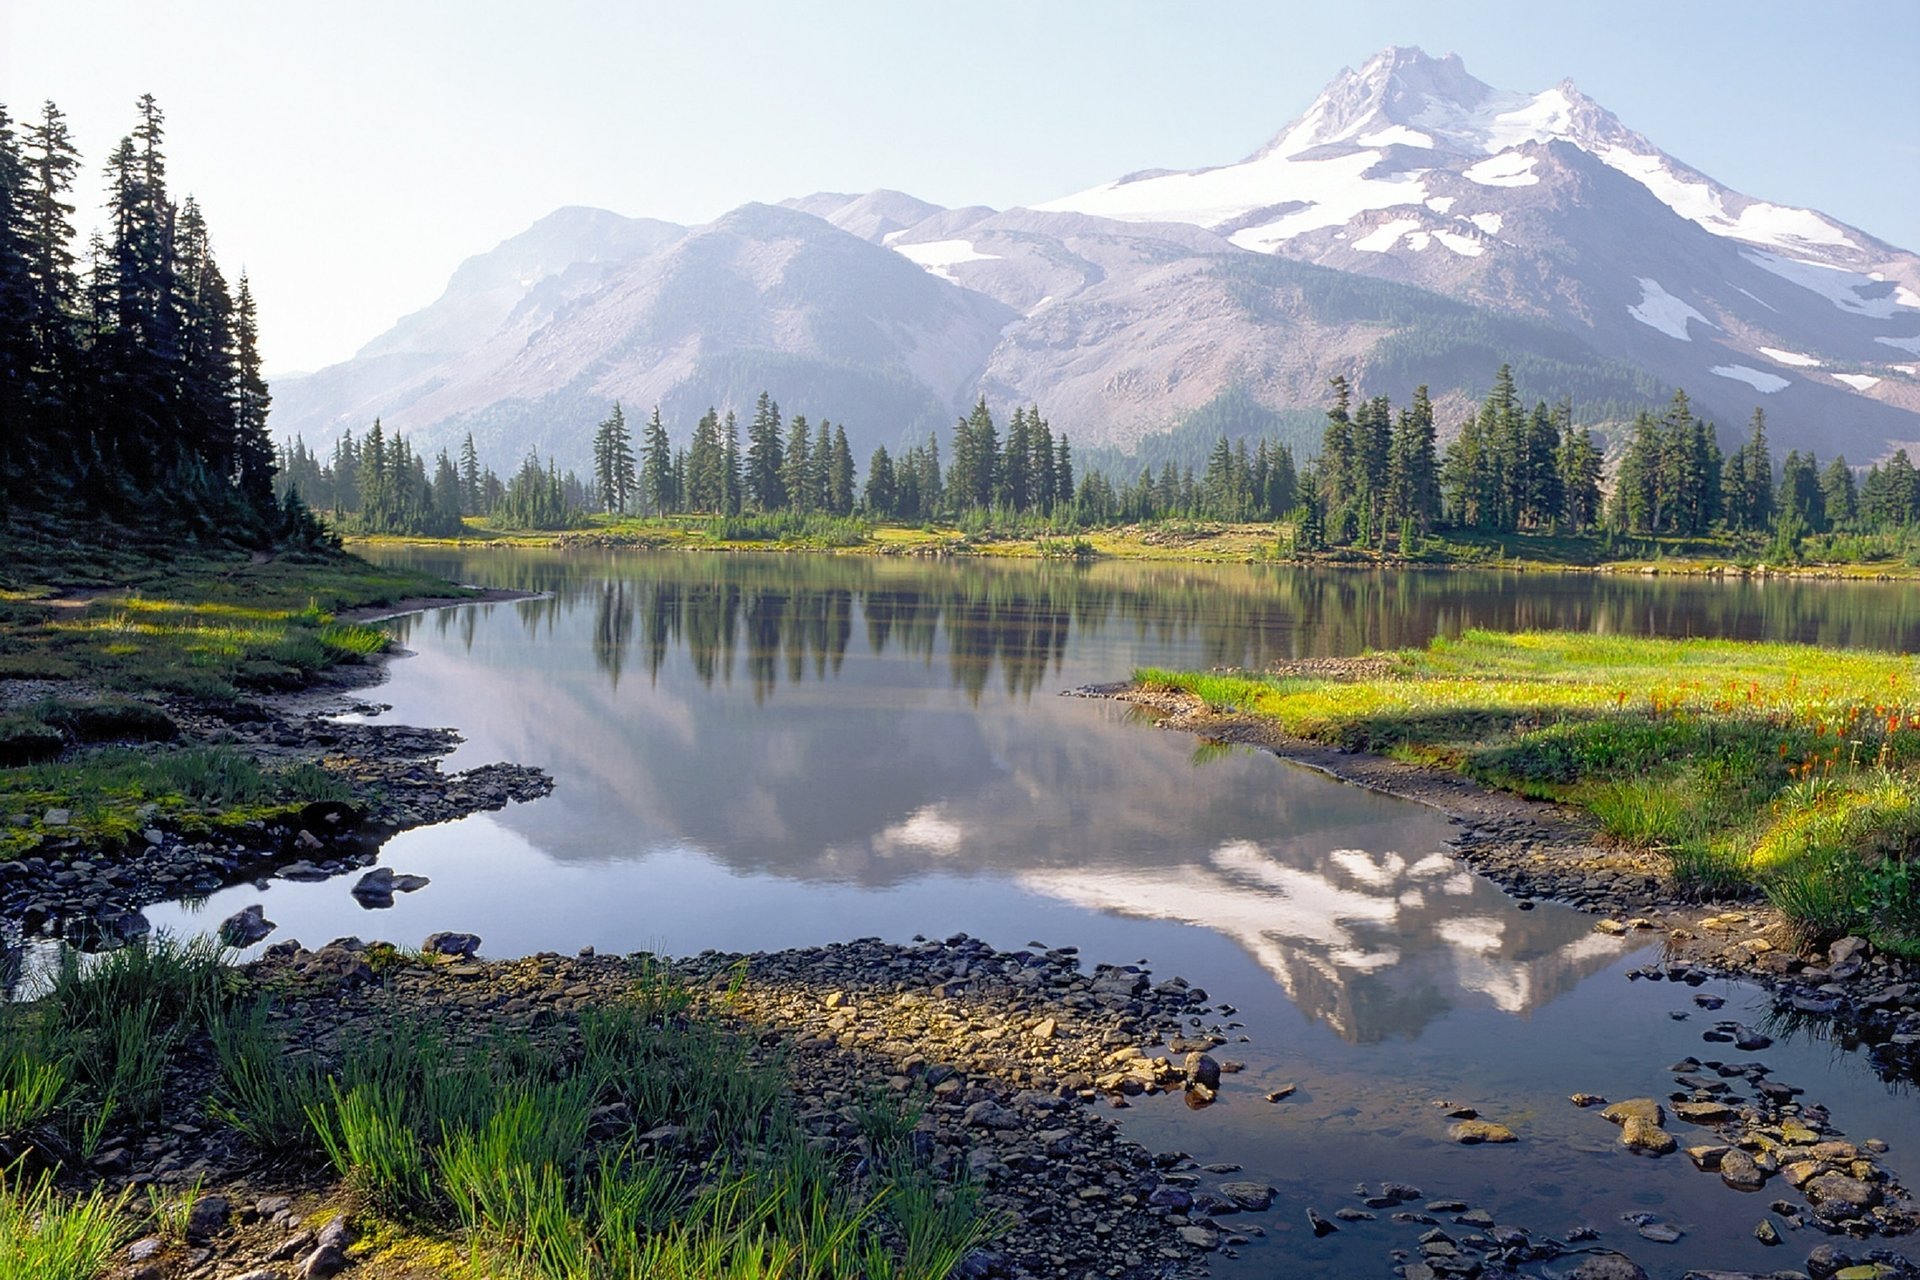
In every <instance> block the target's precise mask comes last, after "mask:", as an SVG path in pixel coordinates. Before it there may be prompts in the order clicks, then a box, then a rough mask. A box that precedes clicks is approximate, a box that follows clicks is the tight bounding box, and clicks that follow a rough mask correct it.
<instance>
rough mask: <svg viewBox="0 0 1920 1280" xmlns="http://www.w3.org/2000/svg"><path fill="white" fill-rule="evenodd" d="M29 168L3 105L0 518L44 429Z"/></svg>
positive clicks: (0, 154) (0, 111) (0, 112)
mask: <svg viewBox="0 0 1920 1280" xmlns="http://www.w3.org/2000/svg"><path fill="white" fill-rule="evenodd" d="M26 175H27V170H26V165H25V163H24V161H23V160H22V158H21V155H20V150H19V147H18V145H17V143H16V141H15V139H14V133H13V123H12V120H11V118H10V117H9V116H8V114H7V112H6V108H5V107H4V106H0V480H5V481H8V482H10V483H9V484H7V485H6V486H5V487H4V488H0V513H4V512H5V510H6V507H5V503H4V495H5V494H6V493H7V491H8V490H10V489H11V488H12V483H11V482H13V481H14V480H15V478H16V476H17V475H18V474H19V473H22V472H26V471H29V470H34V469H36V468H32V467H29V466H28V465H27V464H26V460H25V459H26V455H27V453H28V451H29V448H30V447H31V445H32V444H33V443H34V442H35V440H36V437H38V436H39V435H40V433H41V432H42V431H43V430H44V428H45V424H44V423H43V422H40V421H37V420H36V418H37V415H34V414H32V413H31V409H32V408H33V407H34V402H35V400H36V399H37V397H36V395H35V394H34V391H33V387H32V383H33V382H34V380H35V379H34V376H33V375H34V370H35V366H36V364H37V363H39V362H38V360H37V356H38V354H39V353H38V351H37V350H36V348H37V346H38V344H37V343H36V342H35V341H34V339H33V327H32V326H33V321H34V320H35V319H36V309H37V308H36V302H35V299H34V290H33V285H32V279H31V267H30V262H29V260H30V258H31V257H32V241H31V235H30V232H29V230H28V224H27V214H26V208H27V204H28V192H27V184H26Z"/></svg>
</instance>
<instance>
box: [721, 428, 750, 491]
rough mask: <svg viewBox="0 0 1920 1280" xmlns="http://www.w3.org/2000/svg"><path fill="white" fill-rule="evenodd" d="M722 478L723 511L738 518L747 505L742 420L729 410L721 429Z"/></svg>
mask: <svg viewBox="0 0 1920 1280" xmlns="http://www.w3.org/2000/svg"><path fill="white" fill-rule="evenodd" d="M720 443H721V459H720V465H721V478H722V480H723V481H724V494H723V497H722V503H721V509H722V510H723V511H725V512H726V514H728V515H730V516H737V515H739V514H740V512H741V511H742V510H743V509H744V507H745V505H746V493H747V491H746V482H745V480H744V478H743V477H742V476H741V474H740V420H739V419H738V418H736V417H735V416H734V414H733V410H731V409H729V410H727V420H726V422H725V423H724V424H722V426H721V428H720Z"/></svg>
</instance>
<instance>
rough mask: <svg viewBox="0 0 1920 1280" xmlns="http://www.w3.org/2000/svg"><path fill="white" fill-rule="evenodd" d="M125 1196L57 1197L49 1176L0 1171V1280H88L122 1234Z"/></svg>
mask: <svg viewBox="0 0 1920 1280" xmlns="http://www.w3.org/2000/svg"><path fill="white" fill-rule="evenodd" d="M126 1199H127V1197H126V1195H125V1194H124V1193H122V1194H121V1195H119V1196H108V1195H107V1194H106V1193H105V1192H104V1191H99V1190H96V1191H94V1192H93V1193H92V1194H90V1195H87V1196H82V1197H78V1198H70V1197H67V1196H64V1195H62V1194H61V1193H60V1192H59V1191H58V1190H56V1189H55V1187H54V1185H53V1175H52V1172H51V1171H48V1172H46V1173H42V1174H41V1175H40V1176H39V1177H37V1178H31V1179H30V1178H28V1177H27V1176H26V1174H25V1172H24V1170H22V1169H21V1168H20V1166H18V1165H15V1166H13V1167H12V1168H0V1280H94V1278H95V1277H96V1276H98V1275H100V1274H101V1273H102V1272H104V1271H105V1270H106V1268H107V1264H108V1262H109V1261H110V1260H111V1259H112V1257H113V1254H114V1252H115V1251H116V1250H117V1249H118V1248H119V1247H120V1244H121V1242H122V1241H123V1240H124V1239H126V1237H127V1234H128V1226H129V1223H128V1219H127V1217H126V1214H125V1212H124V1210H125V1208H126Z"/></svg>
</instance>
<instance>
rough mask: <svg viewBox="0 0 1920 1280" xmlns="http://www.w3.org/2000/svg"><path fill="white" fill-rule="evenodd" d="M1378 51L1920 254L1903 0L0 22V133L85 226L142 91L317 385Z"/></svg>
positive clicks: (312, 7)
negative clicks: (817, 194) (58, 187)
mask: <svg viewBox="0 0 1920 1280" xmlns="http://www.w3.org/2000/svg"><path fill="white" fill-rule="evenodd" d="M1389 44H1414V45H1419V46H1421V47H1423V48H1425V49H1426V50H1427V51H1428V52H1429V53H1434V54H1440V53H1446V52H1449V51H1451V52H1457V53H1459V54H1460V55H1461V56H1462V57H1463V58H1464V59H1465V60H1466V64H1467V68H1468V70H1469V71H1471V72H1473V73H1474V74H1475V75H1476V76H1478V77H1479V78H1480V79H1482V80H1484V81H1486V82H1488V83H1489V84H1492V85H1494V86H1495V87H1498V88H1505V89H1524V90H1538V89H1542V88H1545V87H1547V86H1548V85H1550V84H1553V83H1555V82H1557V81H1559V80H1560V79H1562V78H1564V77H1571V78H1572V79H1573V80H1574V81H1575V82H1576V83H1577V84H1578V85H1579V86H1580V87H1581V88H1582V89H1583V90H1585V91H1586V92H1587V93H1588V94H1590V95H1591V96H1593V97H1594V98H1596V99H1597V100H1598V101H1600V102H1601V103H1602V104H1603V105H1605V106H1607V107H1609V108H1611V109H1612V110H1613V111H1614V112H1615V113H1616V114H1617V115H1619V116H1620V117H1621V119H1622V120H1624V121H1625V122H1626V124H1627V125H1628V126H1629V127H1631V128H1635V129H1638V130H1639V131H1640V132H1642V133H1644V134H1646V135H1647V136H1648V137H1650V138H1651V139H1653V141H1654V142H1655V143H1656V144H1658V145H1659V146H1661V147H1663V148H1664V149H1665V150H1667V151H1668V152H1669V153H1671V154H1673V155H1674V156H1677V157H1678V158H1680V159H1681V160H1684V161H1686V162H1688V163H1689V164H1692V165H1693V166H1695V167H1696V168H1699V169H1701V170H1703V171H1705V172H1707V173H1709V174H1711V175H1713V176H1714V177H1716V178H1718V179H1719V180H1720V181H1722V182H1725V183H1727V184H1728V185H1730V186H1732V187H1734V188H1736V189H1738V190H1741V191H1745V192H1747V193H1748V194H1750V195H1755V196H1761V197H1764V198H1766V199H1769V200H1774V201H1778V202H1782V203H1786V204H1795V205H1806V206H1812V207H1814V208H1818V209H1820V210H1822V211H1823V212H1826V213H1829V214H1832V215H1833V216H1835V217H1838V218H1840V219H1841V220H1842V221H1845V222H1848V223H1851V224H1853V225H1855V226H1857V227H1860V228H1861V229H1863V230H1866V231H1868V232H1871V233H1872V234H1874V235H1877V236H1880V237H1881V238H1883V239H1886V240H1890V241H1892V242H1893V243H1895V244H1898V245H1902V246H1904V247H1906V248H1910V249H1920V75H1916V70H1915V69H1916V67H1920V0H1856V2H1854V3H1846V2H1844V0H1829V2H1828V3H1821V4H1814V3H1811V2H1809V0H1794V2H1787V0H1737V2H1727V0H1719V2H1716V0H1651V2H1649V0H1609V2H1607V3H1592V2H1590V0H1588V2H1583V3H1570V4H1554V3H1547V2H1545V0H1528V2H1525V3H1511V2H1507V0H1490V2H1486V3H1480V2H1476V0H1453V2H1452V3H1436V2H1435V0H1382V2H1374V0H1362V2H1358V3H1345V4H1322V3H1315V4H1300V3H1291V2H1289V3H1265V4H1257V3H1246V4H1238V3H1235V4H1229V3H1218V4H1200V3H1167V4H1147V3H1127V2H1123V0H1099V2H1097V3H1066V2H1051V3H1050V2H1045V0H1026V2H1024V3H1002V2H1001V0H969V2H968V3H964V4H947V3H942V4H937V5H935V4H918V3H913V2H912V0H891V2H889V3H835V2H833V0H828V2H826V3H815V4H796V3H792V2H791V0H787V2H785V3H738V2H733V3H728V2H720V0H700V2H699V3H693V2H691V0H689V2H687V3H680V4H674V5H661V4H643V3H631V2H629V3H617V4H616V3H605V4H588V3H566V2H565V0H549V2H548V3H544V4H540V5H537V6H536V5H532V4H512V5H509V4H502V3H488V2H482V0H459V2H457V3H416V2H409V0H375V2H372V3H359V2H351V3H349V2H339V0H327V2H326V3H307V4H294V3H282V2H281V0H247V2H240V0H234V2H230V3H216V2H214V0H168V2H167V3H157V2H156V0H139V2H137V3H122V2H119V0H112V2H108V0H0V102H5V103H6V104H7V106H8V107H9V109H10V110H11V111H12V113H13V114H14V115H16V116H20V115H25V114H29V113H31V112H32V111H34V110H36V109H37V107H38V104H39V103H40V101H41V100H42V99H44V98H52V99H54V100H55V101H56V102H57V103H59V104H60V106H61V107H62V108H63V109H64V110H65V111H66V112H67V114H68V116H69V117H70V119H71V122H72V125H73V128H74V131H75V133H76V135H77V138H78V141H79V143H80V146H81V148H82V151H83V152H84V155H85V159H86V162H87V169H88V175H89V184H90V185H89V189H88V190H87V191H85V192H83V193H82V196H83V203H85V204H86V205H88V206H92V205H94V204H95V203H96V201H97V187H96V186H95V184H94V175H97V173H98V170H99V166H100V162H101V161H102V160H104V158H105V156H106V153H107V151H108V149H109V148H110V147H111V146H112V144H113V143H114V142H115V141H116V140H117V139H118V138H119V137H120V136H121V135H122V134H124V133H126V132H127V130H128V129H129V128H130V127H131V125H132V120H133V102H134V99H135V98H136V97H138V96H139V95H140V94H141V93H144V92H151V93H153V94H154V95H156V96H157V97H158V98H159V100H160V103H161V106H162V107H163V108H164V109H165V111H166V113H167V120H168V128H169V135H170V136H169V146H168V154H169V159H170V163H171V177H172V181H173V183H174V186H175V190H176V193H178V194H185V193H187V192H192V193H193V194H195V195H197V196H198V197H199V199H200V202H201V204H202V205H203V206H204V207H205V209H206V212H207V217H208V220H209V222H210V224H211V226H212V229H213V232H214V236H215V248H216V251H217V252H218V253H219V255H220V257H221V260H222V261H223V263H225V264H226V265H227V267H228V270H229V274H230V275H231V274H233V273H235V272H236V271H237V270H238V269H239V268H240V267H242V266H244V267H245V268H246V269H247V270H248V271H249V272H250V273H251V274H252V277H253V282H254V287H255V291H256V293H257V294H258V295H259V298H260V303H261V312H262V327H263V330H264V341H265V345H266V354H267V357H268V360H269V366H270V368H278V369H282V370H289V369H304V368H314V367H317V366H319V365H322V364H326V363H330V362H332V361H335V360H339V359H343V358H345V357H346V356H348V355H349V354H351V353H352V351H353V350H354V349H355V348H356V347H358V346H359V345H360V344H361V343H362V342H364V341H366V340H367V339H368V338H370V337H372V336H373V335H374V334H376V333H378V332H379V331H381V330H382V329H384V328H385V327H386V326H387V325H389V324H390V323H391V322H392V321H393V320H394V319H395V318H397V317H398V316H399V315H401V314H402V313H404V312H406V311H410V310H413V309H415V308H417V307H420V306H423V305H425V304H426V303H428V302H429V301H431V300H432V299H433V298H434V297H435V296H437V295H438V293H439V291H440V289H441V286H442V285H443V284H444V283H445V281H446V278H447V276H448V274H449V273H450V272H451V271H452V269H453V268H454V267H455V266H456V265H457V264H458V263H459V262H460V260H461V259H463V258H465V257H467V256H469V255H471V254H473V253H477V252H480V251H482V250H484V249H487V248H489V247H491V246H492V245H493V244H495V243H497V242H498V241H500V240H502V239H504V238H505V237H507V236H509V235H512V234H513V233H515V232H517V231H519V230H521V229H523V228H524V227H525V226H527V225H528V224H529V223H531V222H532V221H533V220H534V219H536V218H538V217H540V216H541V215H542V214H545V213H547V212H549V211H551V210H553V209H554V208H557V207H558V206H560V205H564V204H591V205H599V206H602V207H605V208H609V209H614V210H617V211H619V212H621V213H626V214H634V215H648V216H653V217H661V218H668V219H671V220H673V221H677V222H687V223H695V222H703V221H706V220H708V219H710V218H713V217H715V216H717V215H719V214H721V213H723V212H725V211H726V210H727V209H730V208H732V207H734V206H735V205H738V204H741V203H743V202H745V201H748V200H766V201H774V200H779V199H782V198H784V197H787V196H792V195H798V194H803V193H806V192H810V191H818V190H839V191H864V190H868V189H871V188H873V187H881V186H885V187H896V188H899V189H901V190H904V191H910V192H912V193H913V194H915V195H918V196H921V197H922V198H924V199H928V200H933V201H936V202H938V203H940V204H945V205H959V204H989V205H994V206H996V207H1006V206H1008V205H1016V204H1028V203H1036V202H1039V201H1042V200H1046V199H1048V198H1051V197H1054V196H1058V195H1063V194H1066V193H1068V192H1071V191H1076V190H1079V189H1081V188H1083V187H1087V186H1091V185H1093V184H1095V183H1098V182H1102V181H1106V180H1108V179H1110V178H1114V177H1117V176H1119V175H1120V174H1122V173H1125V172H1129V171H1131V170H1134V169H1144V168H1154V167H1168V168H1190V167H1195V166H1199V165H1207V164H1220V163H1225V162H1229V161H1233V160H1237V159H1239V158H1240V157H1242V156H1244V155H1246V154H1247V153H1248V152H1251V151H1253V150H1255V149H1256V148H1257V147H1258V146H1259V145H1260V144H1261V143H1263V142H1265V141H1266V140H1267V139H1268V138H1269V137H1270V136H1271V135H1273V134H1274V133H1276V132H1277V131H1278V130H1279V128H1280V126H1281V125H1283V124H1284V123H1286V122H1287V121H1288V120H1290V119H1291V118H1292V117H1293V116H1295V115H1296V114H1298V113H1299V112H1300V111H1301V110H1302V109H1304V108H1305V107H1306V106H1307V104H1308V103H1309V102H1311V101H1312V100H1313V97H1314V96H1315V94H1317V93H1318V92H1319V90H1320V89H1321V87H1322V86H1323V85H1324V84H1325V83H1326V81H1327V80H1329V79H1330V78H1332V76H1333V75H1334V74H1335V73H1336V72H1337V71H1339V69H1340V68H1341V67H1342V66H1358V65H1359V64H1360V63H1361V62H1363V61H1365V60H1366V58H1367V57H1369V56H1370V55H1371V54H1373V53H1374V52H1375V51H1377V50H1378V49H1380V48H1382V47H1384V46H1386V45H1389ZM92 212H93V210H92V208H91V207H89V208H86V209H83V211H82V215H83V217H84V216H90V215H91V214H92Z"/></svg>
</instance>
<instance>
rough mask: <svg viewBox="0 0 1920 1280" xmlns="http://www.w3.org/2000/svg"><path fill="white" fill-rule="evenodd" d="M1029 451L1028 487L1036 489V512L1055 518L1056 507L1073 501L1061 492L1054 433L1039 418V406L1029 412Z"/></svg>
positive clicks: (1071, 497) (1029, 409)
mask: <svg viewBox="0 0 1920 1280" xmlns="http://www.w3.org/2000/svg"><path fill="white" fill-rule="evenodd" d="M1027 448H1028V462H1027V475H1028V477H1029V479H1028V484H1029V485H1030V486H1031V487H1032V489H1033V509H1034V510H1035V511H1038V512H1039V513H1040V514H1042V515H1052V514H1053V509H1054V507H1055V505H1059V506H1063V507H1064V506H1067V505H1069V504H1070V503H1072V501H1073V494H1072V492H1071V491H1069V492H1066V493H1062V492H1061V491H1060V482H1059V477H1057V476H1056V475H1055V474H1054V454H1053V430H1052V428H1050V427H1049V426H1047V420H1046V419H1045V418H1042V417H1041V416H1040V406H1039V405H1031V406H1029V407H1028V409H1027Z"/></svg>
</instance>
